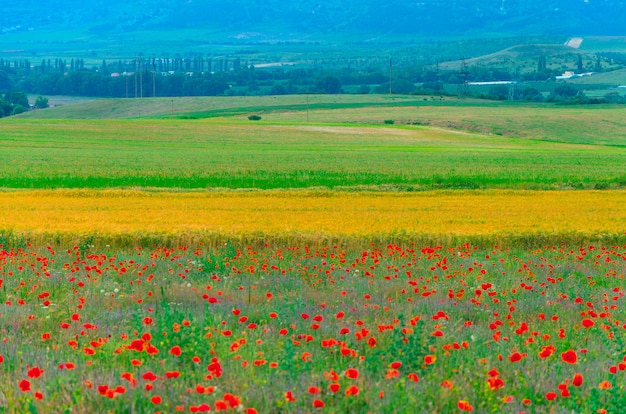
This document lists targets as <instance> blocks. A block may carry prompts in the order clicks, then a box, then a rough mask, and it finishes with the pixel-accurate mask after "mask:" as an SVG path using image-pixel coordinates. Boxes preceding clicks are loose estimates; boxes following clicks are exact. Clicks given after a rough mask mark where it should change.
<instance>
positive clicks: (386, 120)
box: [385, 119, 394, 125]
mask: <svg viewBox="0 0 626 414" xmlns="http://www.w3.org/2000/svg"><path fill="white" fill-rule="evenodd" d="M393 123H394V120H393V119H385V124H387V125H393Z"/></svg>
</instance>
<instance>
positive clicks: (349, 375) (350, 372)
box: [344, 368, 359, 379]
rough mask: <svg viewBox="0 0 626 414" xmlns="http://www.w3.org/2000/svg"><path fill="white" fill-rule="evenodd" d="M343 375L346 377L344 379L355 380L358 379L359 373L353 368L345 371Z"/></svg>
mask: <svg viewBox="0 0 626 414" xmlns="http://www.w3.org/2000/svg"><path fill="white" fill-rule="evenodd" d="M344 375H345V376H346V378H350V379H357V378H358V377H359V371H358V370H357V369H354V368H348V369H347V370H345V372H344Z"/></svg>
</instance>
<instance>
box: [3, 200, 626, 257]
mask: <svg viewBox="0 0 626 414" xmlns="http://www.w3.org/2000/svg"><path fill="white" fill-rule="evenodd" d="M624 206H626V191H512V190H488V191H442V192H418V193H409V192H388V193H386V192H372V193H368V192H355V193H353V192H331V191H311V190H308V191H302V190H297V191H288V190H282V191H246V192H240V191H207V192H198V191H193V192H184V191H179V192H160V191H149V192H147V191H142V190H34V191H24V190H20V191H2V192H0V211H1V212H2V213H0V236H1V237H2V238H4V239H5V240H7V239H8V238H16V239H20V238H22V239H29V240H38V241H40V242H42V243H43V242H45V241H46V239H48V240H49V241H48V242H49V243H50V242H54V241H55V240H64V241H66V242H69V241H72V240H85V239H91V240H101V241H103V242H106V241H107V240H108V241H110V242H111V243H115V244H124V245H129V244H132V242H133V241H136V242H137V243H142V244H146V243H150V242H151V241H154V242H160V243H164V242H167V243H168V244H170V243H172V242H173V243H175V242H177V241H178V242H180V243H187V244H188V243H192V244H196V243H210V244H216V243H221V242H228V241H232V240H238V241H241V242H250V243H259V242H264V241H273V242H289V241H302V242H307V241H309V242H314V243H316V244H319V243H332V242H335V243H336V242H341V241H350V242H354V243H356V242H358V241H361V242H363V241H367V242H369V241H372V242H386V241H394V240H397V241H403V242H406V241H411V240H413V241H415V240H417V241H420V240H421V241H423V242H427V241H430V242H436V241H441V242H448V243H452V242H464V241H467V242H471V241H474V242H480V241H483V242H489V241H491V242H498V241H500V242H503V243H507V244H508V243H511V242H516V243H523V244H527V243H529V242H530V240H535V241H537V242H540V241H542V240H543V241H545V242H553V243H554V242H559V240H563V241H572V242H583V241H586V240H607V241H615V242H621V240H623V239H624V235H625V232H626V208H625V207H624ZM1 240H2V239H0V241H1Z"/></svg>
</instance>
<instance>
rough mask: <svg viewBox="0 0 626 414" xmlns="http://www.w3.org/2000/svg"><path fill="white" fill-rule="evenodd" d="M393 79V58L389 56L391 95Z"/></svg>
mask: <svg viewBox="0 0 626 414" xmlns="http://www.w3.org/2000/svg"><path fill="white" fill-rule="evenodd" d="M392 80H393V62H392V60H391V58H389V95H391V91H392V87H391V86H392Z"/></svg>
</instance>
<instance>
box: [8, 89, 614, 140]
mask: <svg viewBox="0 0 626 414" xmlns="http://www.w3.org/2000/svg"><path fill="white" fill-rule="evenodd" d="M307 107H308V120H309V122H315V123H344V124H348V123H349V124H383V122H384V121H385V120H388V119H391V120H394V121H395V123H396V124H411V125H413V124H417V125H430V126H436V127H441V128H445V129H454V130H461V131H472V132H478V133H483V134H493V135H503V136H509V137H521V138H529V139H536V140H544V141H555V142H569V143H576V144H602V145H611V146H626V118H624V116H623V109H624V108H623V107H622V106H619V105H597V106H558V105H551V104H523V103H509V102H493V101H484V100H474V99H456V98H441V97H436V96H407V95H312V96H309V97H308V105H307V96H305V95H287V96H279V97H277V96H264V97H196V98H174V99H171V98H157V99H141V100H136V99H103V100H95V101H91V102H86V103H80V104H77V105H66V106H61V107H58V108H52V109H46V110H43V111H33V112H29V113H27V114H25V115H22V116H20V117H22V118H29V119H30V118H67V119H74V118H79V119H95V118H107V119H108V118H141V117H154V118H172V114H173V117H174V118H181V119H201V118H202V119H203V118H227V119H230V118H234V119H236V120H242V121H244V120H247V117H248V116H249V115H251V114H257V115H261V116H262V118H263V120H262V121H261V122H262V123H263V124H267V122H268V121H269V122H271V123H275V122H280V123H284V122H290V123H304V122H306V121H307ZM4 122H6V121H4Z"/></svg>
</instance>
